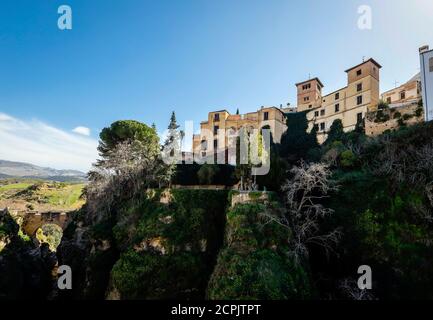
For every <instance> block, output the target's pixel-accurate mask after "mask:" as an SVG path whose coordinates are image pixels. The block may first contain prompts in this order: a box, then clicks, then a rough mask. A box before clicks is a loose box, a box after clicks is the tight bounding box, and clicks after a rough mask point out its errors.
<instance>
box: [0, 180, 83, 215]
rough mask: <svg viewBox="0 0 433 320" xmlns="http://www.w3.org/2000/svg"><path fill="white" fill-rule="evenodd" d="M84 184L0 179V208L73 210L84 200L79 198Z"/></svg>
mask: <svg viewBox="0 0 433 320" xmlns="http://www.w3.org/2000/svg"><path fill="white" fill-rule="evenodd" d="M84 186H85V184H83V183H56V182H46V181H38V180H36V181H35V180H23V181H16V180H2V181H0V208H2V207H10V208H15V209H19V210H23V209H26V208H27V209H29V208H31V210H38V211H47V210H75V209H78V208H80V207H81V206H82V205H83V204H84V202H85V200H83V199H82V198H81V194H82V192H83V188H84Z"/></svg>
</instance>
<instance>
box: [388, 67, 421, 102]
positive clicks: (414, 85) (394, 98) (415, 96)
mask: <svg viewBox="0 0 433 320" xmlns="http://www.w3.org/2000/svg"><path fill="white" fill-rule="evenodd" d="M381 99H382V101H384V102H386V103H388V104H389V105H390V107H398V106H401V105H406V104H411V103H418V101H419V99H421V74H420V73H418V74H417V75H415V76H414V77H412V78H411V79H410V80H409V81H407V82H406V83H405V84H403V85H401V86H399V87H397V88H395V89H392V90H389V91H386V92H384V93H382V95H381Z"/></svg>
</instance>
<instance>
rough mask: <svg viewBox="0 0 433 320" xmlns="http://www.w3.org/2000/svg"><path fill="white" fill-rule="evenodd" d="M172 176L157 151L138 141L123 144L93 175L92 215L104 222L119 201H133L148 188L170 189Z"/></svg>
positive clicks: (89, 194) (90, 187) (89, 201)
mask: <svg viewBox="0 0 433 320" xmlns="http://www.w3.org/2000/svg"><path fill="white" fill-rule="evenodd" d="M172 174H173V171H172V170H168V169H167V165H166V164H165V163H164V162H163V161H162V159H161V156H160V153H159V151H158V150H157V149H155V148H153V147H152V146H147V145H146V144H145V143H143V142H141V141H138V140H134V141H125V142H121V143H119V144H118V145H116V147H115V148H113V149H112V150H110V151H109V157H107V159H106V160H105V161H104V163H103V165H101V164H98V165H97V166H94V169H93V170H92V171H91V172H90V173H89V180H90V183H89V185H88V186H87V188H86V196H87V208H88V211H89V214H90V215H91V216H93V217H99V218H101V217H102V216H103V215H102V213H104V212H109V211H110V209H111V208H112V206H113V204H114V203H115V199H116V198H118V197H122V198H132V197H133V196H134V195H135V194H137V193H138V192H142V191H143V190H145V189H147V188H150V187H155V186H162V185H166V184H168V182H169V181H170V178H171V175H172Z"/></svg>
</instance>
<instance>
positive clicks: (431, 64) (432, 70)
mask: <svg viewBox="0 0 433 320" xmlns="http://www.w3.org/2000/svg"><path fill="white" fill-rule="evenodd" d="M429 65H430V72H433V58H430V60H429Z"/></svg>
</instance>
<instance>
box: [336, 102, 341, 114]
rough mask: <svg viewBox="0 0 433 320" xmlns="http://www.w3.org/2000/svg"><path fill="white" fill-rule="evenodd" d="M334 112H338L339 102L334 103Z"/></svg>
mask: <svg viewBox="0 0 433 320" xmlns="http://www.w3.org/2000/svg"><path fill="white" fill-rule="evenodd" d="M335 112H340V104H339V103H337V104H336V105H335Z"/></svg>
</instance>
